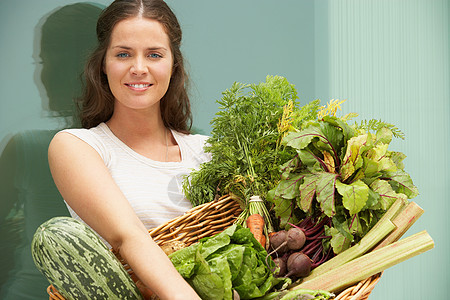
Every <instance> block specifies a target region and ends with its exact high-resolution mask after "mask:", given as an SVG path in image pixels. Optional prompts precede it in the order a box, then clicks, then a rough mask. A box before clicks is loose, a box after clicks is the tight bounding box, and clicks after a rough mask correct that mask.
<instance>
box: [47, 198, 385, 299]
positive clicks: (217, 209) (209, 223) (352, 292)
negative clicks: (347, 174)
mask: <svg viewBox="0 0 450 300" xmlns="http://www.w3.org/2000/svg"><path fill="white" fill-rule="evenodd" d="M241 211H242V210H241V208H240V206H239V204H238V203H237V202H236V201H235V200H233V199H232V198H231V197H230V196H223V197H221V198H220V199H218V200H215V201H212V202H209V203H205V204H202V205H199V206H196V207H194V208H192V209H191V210H189V211H187V212H186V213H185V214H183V215H182V216H179V217H177V218H175V219H172V220H171V221H169V222H167V223H165V224H162V225H161V226H159V227H157V228H154V229H151V230H149V234H150V236H151V237H152V238H153V239H154V240H155V242H156V243H157V244H158V245H162V244H163V243H164V242H167V241H174V240H179V241H182V242H184V243H185V244H186V245H187V246H189V245H191V244H193V243H195V242H197V241H198V240H199V239H201V238H203V237H207V236H212V235H214V234H217V233H220V232H222V231H223V230H224V229H225V228H227V227H229V226H230V225H232V224H233V222H234V220H235V219H236V218H237V216H239V214H240V213H241ZM114 254H115V255H116V256H117V257H118V258H119V260H120V261H121V263H122V264H123V266H124V267H125V269H126V270H127V272H128V273H129V274H130V276H132V278H133V279H135V278H136V277H135V276H133V275H134V274H133V271H132V270H131V268H130V267H129V266H128V265H127V264H126V262H125V261H124V260H123V259H122V258H121V257H120V255H119V254H118V253H116V252H114ZM380 276H381V273H380V274H376V275H373V276H371V277H369V278H367V279H365V280H363V281H361V282H359V283H358V284H356V285H354V286H351V287H349V288H347V289H346V290H344V291H342V292H341V293H339V295H337V296H336V298H335V300H364V299H367V298H368V297H369V295H370V293H371V292H372V290H373V288H374V287H375V285H376V284H377V282H378V280H380ZM47 292H48V294H49V299H50V300H52V299H53V300H64V297H63V296H61V295H60V294H59V293H58V291H57V290H56V288H55V287H54V286H53V285H50V286H49V287H48V288H47Z"/></svg>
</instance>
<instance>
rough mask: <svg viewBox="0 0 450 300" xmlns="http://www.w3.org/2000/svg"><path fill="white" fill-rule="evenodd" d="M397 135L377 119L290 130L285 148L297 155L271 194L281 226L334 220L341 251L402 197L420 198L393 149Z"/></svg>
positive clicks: (335, 244) (326, 120) (327, 120)
mask: <svg viewBox="0 0 450 300" xmlns="http://www.w3.org/2000/svg"><path fill="white" fill-rule="evenodd" d="M374 129H375V130H376V131H375V132H371V131H370V130H374ZM393 136H398V137H402V138H403V134H402V133H401V132H400V131H399V130H398V129H397V128H396V127H395V126H393V125H391V124H388V123H383V122H381V121H376V120H375V121H374V120H371V121H363V122H362V123H361V124H359V125H358V124H355V125H353V126H350V125H348V124H347V121H346V120H345V118H338V117H335V116H324V117H323V118H321V119H320V120H316V121H309V122H305V123H303V125H302V127H301V129H300V130H297V131H292V132H290V133H289V134H288V135H287V136H286V137H285V138H284V139H283V144H285V145H287V146H289V147H292V148H293V149H295V150H296V154H295V155H294V156H293V157H292V158H291V160H289V161H288V162H286V163H285V164H284V165H283V166H282V168H281V170H282V178H283V180H282V181H280V182H279V183H278V185H277V186H276V187H275V188H273V189H272V190H271V191H270V192H269V195H268V200H269V201H271V202H273V204H274V210H275V213H276V215H277V217H278V218H279V221H280V224H279V226H280V227H286V226H289V223H295V222H297V221H298V220H300V219H302V218H303V217H304V216H306V215H314V216H318V217H323V216H328V217H331V218H332V224H333V226H331V227H327V228H326V234H327V235H329V236H331V239H330V240H329V243H330V245H331V247H332V248H333V251H334V252H335V253H340V252H342V251H343V250H345V249H347V248H349V247H350V245H351V244H353V243H355V242H357V241H359V240H360V239H361V238H362V237H363V236H364V235H365V234H366V233H367V232H368V231H369V229H370V228H371V227H372V226H373V225H374V224H375V223H376V222H377V221H378V219H379V218H380V217H381V216H382V215H383V214H384V212H385V211H386V210H387V209H388V208H389V207H390V206H391V205H392V203H394V202H395V200H396V199H397V198H401V199H404V200H406V199H408V198H413V197H415V196H416V195H417V194H418V190H417V188H416V187H415V186H414V184H413V182H412V180H411V178H410V176H409V174H408V173H406V172H405V170H404V165H403V162H402V161H403V160H404V158H405V155H404V154H403V153H400V152H394V151H389V150H388V146H389V144H390V142H391V140H392V138H393Z"/></svg>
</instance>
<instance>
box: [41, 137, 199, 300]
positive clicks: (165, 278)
mask: <svg viewBox="0 0 450 300" xmlns="http://www.w3.org/2000/svg"><path fill="white" fill-rule="evenodd" d="M49 164H50V170H51V172H52V175H53V179H54V181H55V183H56V186H57V187H58V189H59V191H60V193H61V195H62V196H63V198H64V199H65V200H66V202H67V203H68V204H69V205H70V207H71V208H72V209H73V210H74V211H75V212H76V213H77V214H78V215H79V216H80V217H81V218H82V219H83V221H85V222H86V223H87V224H88V225H89V226H90V227H92V228H93V229H94V230H95V231H96V232H98V233H99V234H100V235H101V236H102V237H103V238H104V239H105V240H106V241H108V243H110V244H111V246H112V247H113V248H114V249H116V250H119V252H120V254H121V256H122V257H123V258H124V259H125V260H126V261H127V262H128V264H129V265H130V266H131V268H132V269H133V271H134V272H135V274H136V275H137V276H138V277H139V279H140V280H141V281H142V282H143V283H144V284H145V285H147V286H148V287H149V288H150V289H151V290H152V291H153V292H155V293H156V294H157V295H158V296H159V297H160V298H161V299H199V297H198V296H197V295H196V294H195V292H194V290H193V289H192V288H191V287H190V286H189V285H188V284H187V283H186V281H185V280H184V279H183V278H182V277H181V275H180V274H179V273H178V272H177V271H176V269H175V268H174V266H173V265H172V263H171V261H170V260H169V259H168V257H167V256H166V255H165V254H164V252H163V251H162V250H161V249H160V248H159V247H158V245H157V244H156V243H155V242H154V241H153V240H152V239H151V237H150V236H149V234H148V231H147V229H146V228H145V226H144V225H143V224H142V222H141V221H140V220H139V218H138V217H137V216H136V214H135V213H134V211H133V209H132V207H131V205H130V204H129V202H128V201H127V199H126V198H125V196H124V195H123V193H122V192H121V191H120V189H119V187H118V186H117V185H116V183H115V182H114V180H113V178H112V177H111V175H110V173H109V171H108V169H107V168H106V166H105V164H104V162H103V160H102V159H101V157H100V155H99V154H98V153H97V152H96V151H95V150H94V149H93V148H92V147H91V146H89V145H88V144H87V143H85V142H84V141H82V140H80V139H78V138H77V137H75V136H73V135H71V134H69V133H59V134H57V135H56V136H55V137H54V138H53V140H52V142H51V143H50V147H49Z"/></svg>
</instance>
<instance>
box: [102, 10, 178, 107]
mask: <svg viewBox="0 0 450 300" xmlns="http://www.w3.org/2000/svg"><path fill="white" fill-rule="evenodd" d="M172 66H173V58H172V52H171V50H170V42H169V37H168V36H167V34H166V32H165V31H164V28H163V26H162V25H161V24H160V23H159V22H158V21H155V20H151V19H146V18H140V17H134V18H130V19H125V20H122V21H120V22H119V23H117V24H116V26H115V27H114V29H113V31H112V33H111V42H110V45H109V47H108V49H107V51H106V56H105V65H104V72H105V74H106V76H107V77H108V83H109V87H110V89H111V92H112V94H113V95H114V97H115V104H114V110H115V112H117V111H118V110H119V111H120V110H129V109H132V110H140V111H147V110H150V111H156V110H157V111H158V112H159V103H160V102H159V101H160V100H161V98H162V97H163V96H164V94H165V93H166V91H167V89H168V87H169V82H170V77H171V75H172Z"/></svg>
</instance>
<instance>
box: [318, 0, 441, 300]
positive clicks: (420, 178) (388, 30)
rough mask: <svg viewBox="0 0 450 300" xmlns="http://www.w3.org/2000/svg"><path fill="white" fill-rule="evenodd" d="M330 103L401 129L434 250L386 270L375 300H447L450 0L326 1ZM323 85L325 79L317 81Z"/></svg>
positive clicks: (400, 145) (400, 144) (418, 226)
mask: <svg viewBox="0 0 450 300" xmlns="http://www.w3.org/2000/svg"><path fill="white" fill-rule="evenodd" d="M321 15H323V16H327V19H328V26H327V27H328V63H327V66H326V67H325V68H322V70H321V71H320V72H322V73H323V74H325V73H327V74H328V95H329V97H330V98H337V99H347V101H346V102H345V103H344V104H343V112H344V113H347V112H358V113H359V114H360V118H377V119H382V120H384V121H386V122H389V123H393V124H395V125H397V126H398V127H399V128H400V129H401V130H402V131H403V132H404V133H405V135H406V138H405V140H396V141H395V143H393V144H392V148H394V149H396V150H398V151H401V152H403V153H405V154H406V155H407V159H406V160H405V166H406V170H407V171H408V172H409V173H410V175H411V177H412V178H413V180H414V183H415V184H416V185H417V187H418V188H419V191H420V195H419V196H418V197H416V198H415V199H414V201H416V202H417V203H418V204H419V205H420V206H421V207H422V208H423V209H424V210H425V213H424V215H423V216H422V217H421V218H420V219H419V220H418V221H417V222H416V223H415V224H414V225H413V227H412V228H411V229H410V231H408V235H410V234H412V233H415V232H418V231H421V230H423V229H426V230H427V231H428V232H429V234H430V235H431V236H432V237H433V239H434V240H435V249H433V250H432V251H429V252H427V253H424V254H422V255H420V256H418V257H415V258H412V259H411V260H408V261H406V262H404V263H401V264H399V265H397V266H394V267H393V268H391V269H388V270H387V271H386V272H385V273H384V274H383V276H382V279H381V281H380V283H379V284H378V285H377V287H376V289H375V290H374V292H373V295H372V298H373V299H448V298H449V296H448V294H449V291H450V289H449V286H448V284H449V283H450V278H449V274H450V273H449V271H448V267H449V266H450V255H449V249H450V247H449V245H450V235H449V232H448V230H449V229H450V226H449V224H450V223H449V218H448V216H447V214H448V211H449V209H450V204H449V203H450V202H449V201H448V199H449V195H450V185H449V184H450V178H449V172H448V170H449V158H448V157H449V152H450V147H449V145H450V139H449V138H450V134H449V120H450V74H449V71H450V62H449V54H450V49H449V1H448V0H376V1H374V0H347V1H328V6H327V11H326V12H325V11H323V13H322V14H321ZM319 80H320V79H319Z"/></svg>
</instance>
